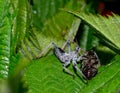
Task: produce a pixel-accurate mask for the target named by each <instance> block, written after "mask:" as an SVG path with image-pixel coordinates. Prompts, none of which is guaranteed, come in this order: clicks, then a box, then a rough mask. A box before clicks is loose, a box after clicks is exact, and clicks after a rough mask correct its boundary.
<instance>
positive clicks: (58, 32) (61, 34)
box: [21, 0, 82, 59]
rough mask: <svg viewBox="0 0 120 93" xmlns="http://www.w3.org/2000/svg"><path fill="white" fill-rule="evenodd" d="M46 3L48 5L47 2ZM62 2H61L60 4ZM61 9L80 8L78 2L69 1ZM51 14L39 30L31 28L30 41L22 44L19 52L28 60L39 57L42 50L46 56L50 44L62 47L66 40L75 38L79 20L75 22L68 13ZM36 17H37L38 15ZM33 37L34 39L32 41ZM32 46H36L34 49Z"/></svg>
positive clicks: (34, 27)
mask: <svg viewBox="0 0 120 93" xmlns="http://www.w3.org/2000/svg"><path fill="white" fill-rule="evenodd" d="M46 2H48V3H50V2H49V1H46ZM56 2H57V1H54V3H55V4H56ZM63 2H64V1H63ZM63 2H62V1H61V3H63ZM41 3H42V2H41ZM44 5H46V3H44ZM44 5H43V6H44ZM52 7H53V6H52ZM63 7H65V8H68V9H77V8H78V7H82V6H80V5H79V4H78V2H76V3H75V2H74V0H71V1H69V2H66V4H65V5H64V6H63ZM57 8H58V6H57V7H56V9H57ZM40 9H41V8H40ZM45 9H46V7H45ZM41 11H43V10H41ZM51 11H52V10H51ZM44 12H46V13H47V12H48V11H47V10H46V11H44ZM53 14H54V16H52V17H50V16H49V17H50V18H49V17H48V19H45V21H44V22H43V26H42V27H41V28H37V27H36V26H34V25H33V26H32V28H31V29H32V30H31V31H30V32H31V33H30V35H33V36H31V37H32V40H30V39H28V38H25V40H24V42H22V44H21V45H22V48H21V51H22V53H23V54H24V55H25V56H26V57H28V58H29V59H33V58H35V57H36V56H39V54H40V53H41V52H42V51H44V50H45V53H44V54H47V53H48V52H49V50H50V48H51V47H52V46H50V47H49V48H48V49H46V47H47V46H49V45H50V43H51V42H55V43H57V45H59V46H62V45H63V44H64V42H65V41H66V39H68V38H70V39H71V40H72V41H73V39H74V38H75V35H76V33H77V30H78V27H79V24H80V20H79V19H77V20H76V18H74V17H73V16H72V15H69V14H68V13H65V12H63V11H57V12H56V13H53ZM37 15H39V13H38V14H37ZM41 20H42V19H41ZM41 20H40V21H41ZM33 21H35V20H33ZM37 21H38V19H37ZM73 34H74V35H73ZM33 37H36V38H35V39H34V38H33ZM32 44H34V45H36V46H37V45H38V46H37V47H36V46H34V45H32Z"/></svg>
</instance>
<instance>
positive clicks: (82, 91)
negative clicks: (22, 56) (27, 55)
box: [26, 55, 120, 93]
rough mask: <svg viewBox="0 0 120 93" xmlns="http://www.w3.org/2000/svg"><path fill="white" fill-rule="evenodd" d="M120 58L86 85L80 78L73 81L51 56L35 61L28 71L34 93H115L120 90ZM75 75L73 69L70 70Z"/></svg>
mask: <svg viewBox="0 0 120 93" xmlns="http://www.w3.org/2000/svg"><path fill="white" fill-rule="evenodd" d="M119 60H120V56H119V55H117V56H115V57H114V58H113V59H112V60H111V63H110V64H108V65H107V66H104V67H100V68H102V70H101V71H99V72H98V74H97V75H96V76H95V77H94V78H93V79H92V80H89V81H88V83H87V84H85V83H84V82H83V81H82V80H81V79H80V78H79V77H78V76H76V78H75V79H73V78H72V77H71V76H70V75H68V74H66V73H64V72H63V71H62V64H61V63H60V62H59V61H58V59H57V58H55V56H53V55H51V56H48V57H45V58H42V59H40V60H38V61H34V62H33V63H32V64H31V65H30V66H29V67H28V68H27V71H26V79H27V82H28V84H29V88H30V90H31V91H32V93H40V92H46V93H47V92H49V93H56V92H57V93H106V92H107V93H111V91H113V92H114V93H115V92H116V91H118V89H119V88H120V87H119V85H120V82H119V81H120V78H119V76H120V68H119V67H120V64H119V62H120V61H119ZM69 69H70V70H71V71H72V72H73V73H74V71H73V69H72V68H69Z"/></svg>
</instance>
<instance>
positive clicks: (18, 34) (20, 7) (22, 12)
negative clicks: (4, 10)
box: [11, 0, 27, 55]
mask: <svg viewBox="0 0 120 93" xmlns="http://www.w3.org/2000/svg"><path fill="white" fill-rule="evenodd" d="M13 4H14V7H15V10H13V11H14V12H15V13H16V16H15V18H14V21H13V28H12V31H13V33H12V40H11V46H12V47H11V51H12V52H13V54H14V55H15V54H16V52H17V51H18V49H19V48H20V46H21V43H22V42H23V40H24V38H25V35H26V29H27V1H26V0H22V1H21V0H18V1H17V3H16V2H13Z"/></svg>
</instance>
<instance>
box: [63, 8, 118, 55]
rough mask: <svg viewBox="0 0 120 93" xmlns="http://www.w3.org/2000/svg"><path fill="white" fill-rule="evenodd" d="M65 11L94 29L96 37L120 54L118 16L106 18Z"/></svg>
mask: <svg viewBox="0 0 120 93" xmlns="http://www.w3.org/2000/svg"><path fill="white" fill-rule="evenodd" d="M65 11H67V12H69V13H71V14H73V15H75V16H77V17H78V18H80V19H82V20H84V21H85V22H87V23H88V24H89V25H90V26H92V27H93V28H94V29H95V31H96V35H97V36H98V37H99V38H100V39H101V40H103V41H104V42H105V43H106V45H107V46H108V47H110V48H111V49H113V50H114V51H115V52H117V53H120V43H119V40H120V37H119V35H120V27H119V24H120V16H118V15H115V14H114V15H113V16H108V18H106V17H103V16H100V15H93V14H85V13H83V12H72V11H69V10H65Z"/></svg>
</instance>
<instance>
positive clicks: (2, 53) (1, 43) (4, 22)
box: [0, 0, 11, 79]
mask: <svg viewBox="0 0 120 93" xmlns="http://www.w3.org/2000/svg"><path fill="white" fill-rule="evenodd" d="M0 4H1V6H0V12H1V15H0V78H4V79H5V78H7V77H8V74H9V73H8V72H9V64H10V34H11V25H10V22H9V19H8V18H7V12H6V11H7V10H8V7H7V5H8V2H7V1H6V0H3V1H2V0H1V1H0ZM5 9H6V10H5Z"/></svg>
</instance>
